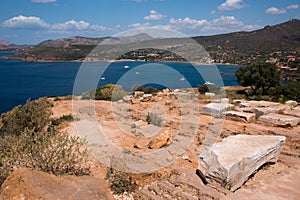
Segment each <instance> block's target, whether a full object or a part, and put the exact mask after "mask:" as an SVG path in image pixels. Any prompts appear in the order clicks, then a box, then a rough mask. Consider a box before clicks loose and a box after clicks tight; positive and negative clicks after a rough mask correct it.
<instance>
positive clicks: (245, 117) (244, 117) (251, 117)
mask: <svg viewBox="0 0 300 200" xmlns="http://www.w3.org/2000/svg"><path fill="white" fill-rule="evenodd" d="M223 114H224V115H225V116H226V118H227V119H231V120H234V121H242V122H248V123H250V122H255V114H254V113H245V112H238V111H226V112H223Z"/></svg>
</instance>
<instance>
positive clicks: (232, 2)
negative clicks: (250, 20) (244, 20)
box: [218, 0, 246, 10]
mask: <svg viewBox="0 0 300 200" xmlns="http://www.w3.org/2000/svg"><path fill="white" fill-rule="evenodd" d="M245 6H246V4H244V3H243V0H226V1H225V2H224V3H222V4H221V5H220V6H219V7H218V9H219V10H239V9H242V8H244V7H245Z"/></svg>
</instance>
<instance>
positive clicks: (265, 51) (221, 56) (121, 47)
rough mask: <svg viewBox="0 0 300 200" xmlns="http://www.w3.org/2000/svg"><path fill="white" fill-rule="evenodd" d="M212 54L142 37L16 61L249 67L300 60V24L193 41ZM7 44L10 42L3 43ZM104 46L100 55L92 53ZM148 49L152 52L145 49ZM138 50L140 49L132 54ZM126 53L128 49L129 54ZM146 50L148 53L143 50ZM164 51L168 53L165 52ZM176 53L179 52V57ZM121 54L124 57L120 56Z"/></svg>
mask: <svg viewBox="0 0 300 200" xmlns="http://www.w3.org/2000/svg"><path fill="white" fill-rule="evenodd" d="M193 39H194V40H195V41H197V42H198V43H199V44H200V45H202V47H203V48H204V49H205V50H206V51H207V52H208V53H209V55H208V54H203V55H199V53H197V52H199V51H198V50H199V49H191V48H190V43H189V42H190V39H187V38H163V39H157V38H152V37H151V36H149V35H147V34H145V33H141V34H138V35H134V36H127V37H105V38H87V37H80V36H76V37H71V38H61V39H56V40H47V41H44V42H42V43H40V44H38V45H36V46H35V47H34V48H28V49H26V50H24V51H19V53H18V55H15V56H14V58H17V59H21V60H24V61H66V60H84V59H85V58H86V57H87V55H89V56H91V60H93V61H96V60H99V59H100V60H101V59H103V60H113V59H133V60H146V61H165V60H167V61H183V60H184V59H186V58H187V59H188V60H191V58H193V59H195V60H197V62H216V63H232V64H249V63H252V62H254V61H257V60H266V59H267V58H269V57H272V56H274V55H276V57H279V58H280V57H283V58H284V56H286V55H294V56H296V57H299V56H300V20H297V19H293V20H290V21H287V22H284V23H281V24H278V25H274V26H266V27H264V28H262V29H259V30H255V31H250V32H244V31H242V32H234V33H228V34H220V35H213V36H198V37H193ZM3 43H4V44H7V42H3ZM100 43H101V44H102V45H101V47H100V48H97V51H93V53H92V54H90V52H91V50H93V49H94V47H95V46H96V45H98V44H100ZM145 47H147V48H148V49H145ZM134 48H140V49H137V50H132V49H134ZM126 49H128V51H130V52H127V51H126ZM143 49H145V50H143ZM162 49H167V51H166V50H162ZM172 52H177V54H180V55H181V56H179V55H176V54H174V53H172ZM120 53H121V55H120Z"/></svg>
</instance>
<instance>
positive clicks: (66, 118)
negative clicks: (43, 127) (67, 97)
mask: <svg viewBox="0 0 300 200" xmlns="http://www.w3.org/2000/svg"><path fill="white" fill-rule="evenodd" d="M73 120H74V118H73V116H72V115H63V116H62V117H60V118H58V119H53V120H52V121H51V125H53V126H58V125H60V124H61V123H62V122H65V121H69V122H71V121H73Z"/></svg>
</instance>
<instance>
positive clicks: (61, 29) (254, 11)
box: [0, 0, 300, 44]
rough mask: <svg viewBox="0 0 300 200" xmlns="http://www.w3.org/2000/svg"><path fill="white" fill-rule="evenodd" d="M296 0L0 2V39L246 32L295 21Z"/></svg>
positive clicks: (30, 40)
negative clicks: (137, 31)
mask: <svg viewBox="0 0 300 200" xmlns="http://www.w3.org/2000/svg"><path fill="white" fill-rule="evenodd" d="M299 6H300V1H299V0H1V6H0V40H7V41H9V42H12V43H15V44H38V43H40V42H42V41H44V40H48V39H57V38H62V37H73V36H85V37H104V36H113V35H115V34H118V33H120V32H123V31H127V30H130V29H134V28H143V27H155V28H161V29H170V30H175V31H178V32H180V33H182V34H185V35H187V36H203V35H214V34H220V33H229V32H235V31H251V30H255V29H260V28H263V27H264V26H266V25H275V24H279V23H282V22H285V21H288V20H290V19H293V18H296V19H300V8H299Z"/></svg>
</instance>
